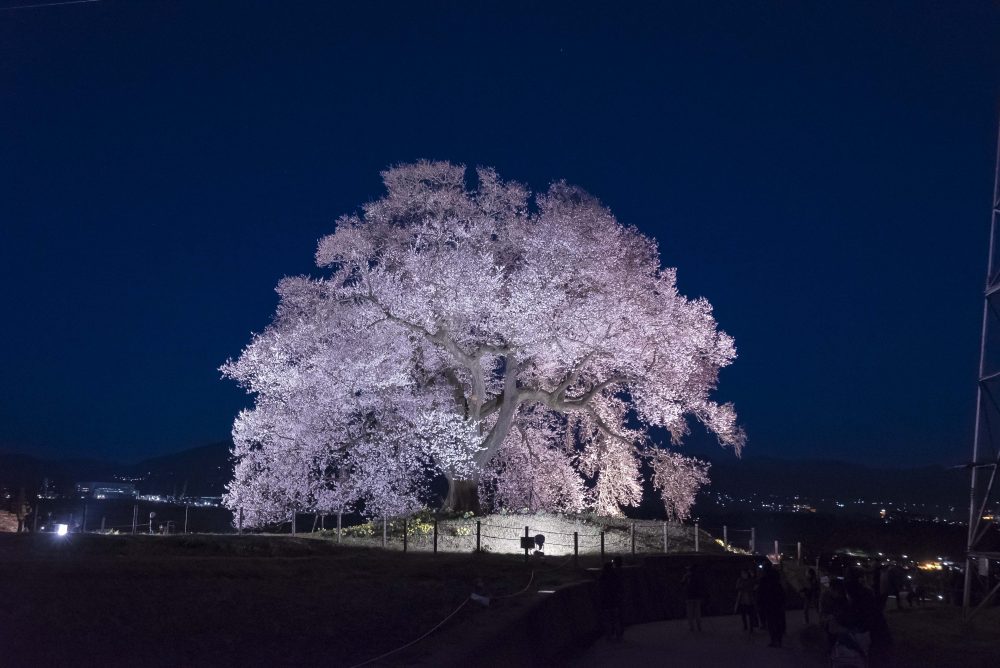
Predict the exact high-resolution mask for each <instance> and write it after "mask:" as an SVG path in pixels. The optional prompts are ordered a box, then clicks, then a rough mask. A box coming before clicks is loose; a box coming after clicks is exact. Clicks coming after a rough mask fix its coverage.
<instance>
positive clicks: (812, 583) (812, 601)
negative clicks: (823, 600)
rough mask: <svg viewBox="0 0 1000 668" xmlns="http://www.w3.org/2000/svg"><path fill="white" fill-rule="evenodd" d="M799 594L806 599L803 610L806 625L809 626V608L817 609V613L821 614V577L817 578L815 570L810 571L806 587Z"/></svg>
mask: <svg viewBox="0 0 1000 668" xmlns="http://www.w3.org/2000/svg"><path fill="white" fill-rule="evenodd" d="M799 593H800V594H802V598H803V599H804V604H803V606H802V610H803V612H805V616H806V624H808V623H809V608H815V609H816V613H817V614H819V577H817V576H816V569H815V568H810V569H809V575H808V576H806V586H805V587H803V588H802V590H801V591H800V592H799Z"/></svg>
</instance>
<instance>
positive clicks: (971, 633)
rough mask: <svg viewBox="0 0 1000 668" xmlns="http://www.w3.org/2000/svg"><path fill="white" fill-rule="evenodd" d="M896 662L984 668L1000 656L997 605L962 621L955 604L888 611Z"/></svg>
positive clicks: (913, 664) (914, 664) (995, 662)
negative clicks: (968, 620)
mask: <svg viewBox="0 0 1000 668" xmlns="http://www.w3.org/2000/svg"><path fill="white" fill-rule="evenodd" d="M886 615H887V618H888V620H889V628H890V629H891V630H892V636H893V654H894V655H895V657H896V665H899V666H927V667H937V666H941V667H949V666H961V667H962V668H986V667H987V666H989V667H991V668H992V667H993V666H996V665H998V661H1000V659H998V657H1000V635H998V634H997V629H998V628H1000V608H996V607H992V608H987V609H984V610H982V611H980V612H979V613H978V614H977V615H976V616H975V617H973V619H972V621H971V622H968V623H966V622H964V621H963V620H962V609H961V608H960V607H958V606H947V605H939V606H929V607H926V608H913V609H907V610H903V611H895V610H888V611H887V613H886Z"/></svg>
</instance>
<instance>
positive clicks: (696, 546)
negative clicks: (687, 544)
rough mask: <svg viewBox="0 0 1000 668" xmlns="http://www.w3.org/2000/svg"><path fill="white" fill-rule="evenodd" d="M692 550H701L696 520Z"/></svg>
mask: <svg viewBox="0 0 1000 668" xmlns="http://www.w3.org/2000/svg"><path fill="white" fill-rule="evenodd" d="M694 551H695V552H700V551H701V542H700V536H699V535H698V523H697V522H695V523H694Z"/></svg>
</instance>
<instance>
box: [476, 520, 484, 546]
mask: <svg viewBox="0 0 1000 668" xmlns="http://www.w3.org/2000/svg"><path fill="white" fill-rule="evenodd" d="M482 528H483V527H482V523H481V522H480V521H479V520H476V552H479V551H480V550H481V549H482V545H483V543H482Z"/></svg>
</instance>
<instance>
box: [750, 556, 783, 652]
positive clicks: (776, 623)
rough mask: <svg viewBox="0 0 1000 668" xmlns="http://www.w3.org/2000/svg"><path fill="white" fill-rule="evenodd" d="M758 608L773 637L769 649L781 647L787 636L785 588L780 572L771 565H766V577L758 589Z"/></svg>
mask: <svg viewBox="0 0 1000 668" xmlns="http://www.w3.org/2000/svg"><path fill="white" fill-rule="evenodd" d="M757 606H758V607H759V608H760V612H761V615H762V616H763V617H764V620H765V621H766V622H767V632H768V634H769V635H770V637H771V642H770V643H769V644H768V647H781V641H782V638H784V636H785V588H784V587H783V586H782V584H781V578H780V576H779V575H778V571H776V570H775V569H774V567H773V566H771V564H770V563H767V564H764V575H763V576H762V577H761V579H760V586H759V587H758V588H757Z"/></svg>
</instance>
